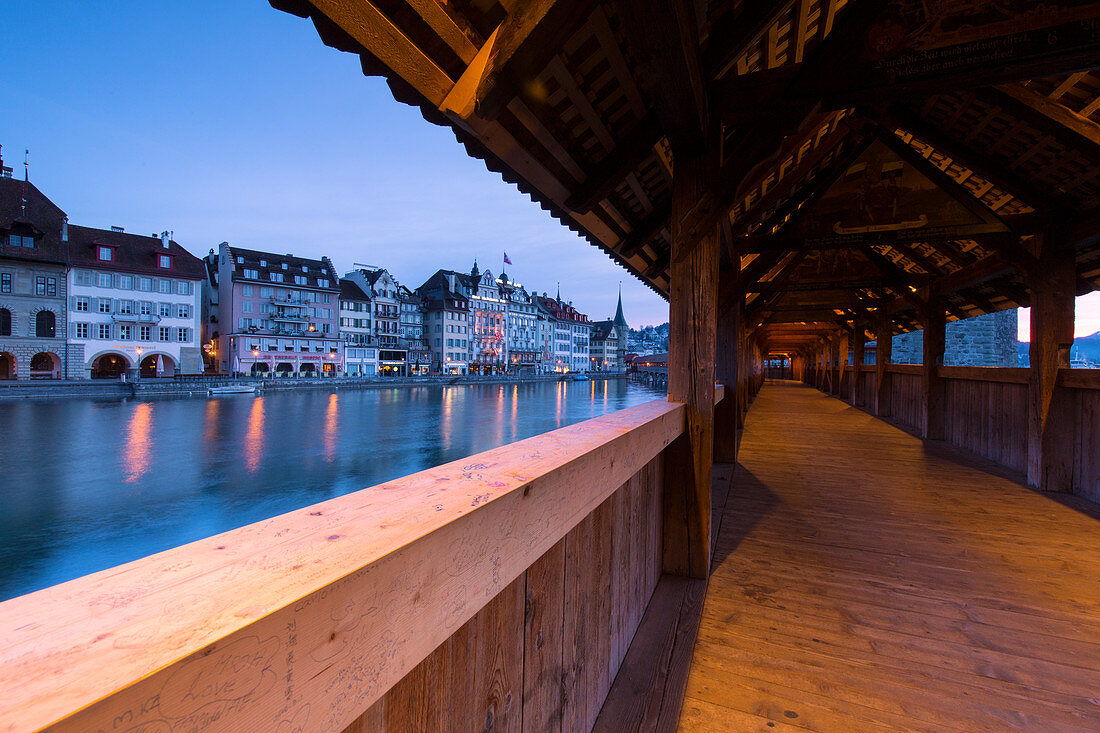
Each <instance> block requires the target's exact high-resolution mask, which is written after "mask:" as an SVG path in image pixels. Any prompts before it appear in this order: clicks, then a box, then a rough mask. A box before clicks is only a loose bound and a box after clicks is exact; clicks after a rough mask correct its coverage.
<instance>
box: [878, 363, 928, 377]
mask: <svg viewBox="0 0 1100 733" xmlns="http://www.w3.org/2000/svg"><path fill="white" fill-rule="evenodd" d="M886 371H887V372H889V373H890V374H914V375H920V374H922V373H923V371H924V367H923V366H922V365H920V364H887V365H886Z"/></svg>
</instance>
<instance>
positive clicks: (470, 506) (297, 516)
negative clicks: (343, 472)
mask: <svg viewBox="0 0 1100 733" xmlns="http://www.w3.org/2000/svg"><path fill="white" fill-rule="evenodd" d="M685 419H686V418H685V410H684V406H683V405H682V404H680V403H676V402H669V401H666V400H656V401H653V402H649V403H646V404H643V405H639V406H636V407H632V408H629V409H626V410H621V411H619V412H615V413H611V414H608V415H605V416H602V417H599V418H595V419H592V420H588V421H586V422H583V423H579V424H577V425H572V426H569V427H565V428H561V429H559V430H555V431H553V432H551V433H546V434H544V435H539V436H536V437H533V438H528V439H527V440H523V441H519V442H517V443H513V444H511V445H506V446H502V447H500V448H495V449H493V450H490V451H486V452H484V453H480V454H478V455H475V456H471V457H469V458H466V459H463V460H460V461H455V462H453V463H450V464H447V465H444V466H439V467H437V468H433V469H429V470H427V471H422V472H420V473H416V474H413V475H411V476H406V477H404V478H400V479H397V480H395V481H390V482H387V483H384V484H380V485H378V486H376V487H373V488H372V489H367V490H364V491H359V492H356V493H353V494H348V495H346V496H342V497H339V498H336V499H332V500H330V501H326V502H323V503H320V504H316V505H314V506H311V507H306V508H304V509H299V510H296V511H293V512H290V513H287V514H284V515H281V516H279V517H275V518H273V519H269V520H265V521H263V522H258V523H256V524H252V525H248V526H246V527H242V528H240V529H236V530H232V531H230V532H225V533H223V534H220V535H217V536H215V537H211V538H208V539H205V540H200V541H198V542H193V543H191V544H188V545H184V546H182V547H178V548H174V549H172V550H168V551H166V552H162V553H159V554H157V555H153V556H150V557H147V558H143V559H141V560H137V561H135V562H132V563H128V564H126V565H122V566H119V567H117V568H112V569H110V570H105V571H102V572H99V573H94V574H92V575H88V576H85V577H83V578H78V579H76V580H73V581H71V582H68V583H64V584H61V585H58V586H54V587H52V588H47V589H45V590H41V591H38V592H35V593H31V594H28V595H25V596H21V597H19V598H15V599H12V600H9V601H6V602H4V603H0V640H2V641H0V690H3V695H2V696H0V721H3V724H4V726H5V728H4V729H5V730H6V731H31V730H39V729H41V728H44V727H48V726H51V725H53V726H56V727H55V728H54V729H55V730H73V731H89V730H92V731H94V730H98V729H103V730H130V729H140V730H145V731H161V730H164V731H167V730H173V729H186V730H191V729H198V728H202V729H204V730H225V731H240V730H265V731H266V730H270V731H281V730H283V727H280V726H288V727H287V728H286V729H287V730H291V729H294V726H304V727H306V728H308V729H314V728H320V729H325V730H341V729H342V728H343V727H344V726H346V725H347V724H349V723H351V722H352V721H353V720H354V719H355V718H356V716H358V715H359V714H361V713H362V712H363V711H364V710H366V709H367V708H368V707H369V706H370V705H371V704H372V703H373V702H374V701H375V700H377V699H378V698H379V697H380V696H381V695H382V694H383V693H384V692H385V691H386V690H387V689H389V688H390V687H391V686H392V685H394V684H395V683H396V682H397V681H398V680H400V679H401V678H402V677H403V676H404V675H405V674H406V673H407V672H408V671H409V670H411V669H412V668H413V667H414V666H415V665H416V664H417V663H418V662H420V660H422V659H424V658H425V657H426V656H427V655H428V654H429V653H431V652H432V650H433V649H435V648H436V647H437V646H438V645H439V644H440V643H441V642H443V641H444V640H445V639H447V638H448V637H449V636H450V635H451V634H452V633H454V632H455V630H457V629H458V628H459V627H461V626H462V624H464V623H465V622H466V621H467V620H468V619H470V618H471V617H472V616H473V615H474V614H475V613H476V612H477V611H479V610H480V609H481V608H482V607H483V606H484V605H485V604H486V603H488V602H489V601H490V600H491V599H492V598H493V597H494V596H495V595H496V594H497V593H498V592H500V591H501V589H503V588H504V587H505V586H506V585H507V584H508V583H510V582H511V581H513V580H514V579H515V578H517V577H518V576H519V575H520V574H521V573H522V572H524V570H526V569H527V568H528V566H530V565H531V564H532V563H533V562H534V561H535V560H537V559H538V558H539V557H540V556H541V555H542V554H543V553H545V552H546V551H547V550H548V549H549V548H550V547H551V546H553V545H554V544H555V543H556V542H558V541H559V540H560V539H561V538H562V537H563V536H565V534H566V533H567V532H569V530H570V529H572V528H573V527H574V526H576V525H577V524H578V523H579V522H580V521H581V520H582V519H583V518H584V517H586V516H587V515H588V514H589V513H590V512H592V511H593V510H594V509H595V508H596V507H597V506H598V505H599V504H600V503H601V502H603V501H604V500H605V499H606V498H607V497H608V496H610V495H611V494H612V493H613V492H614V491H615V490H616V489H617V488H618V487H619V486H620V485H622V484H623V483H624V482H625V481H627V480H628V479H629V478H630V477H631V476H633V475H634V474H635V473H636V472H637V471H639V470H640V469H641V468H642V467H643V466H645V465H646V464H647V463H648V462H649V461H650V460H652V459H653V458H654V457H655V456H656V455H657V454H658V453H660V452H661V451H662V450H663V449H664V448H665V447H666V446H668V445H669V443H671V442H672V441H673V440H674V439H675V438H677V437H678V436H679V435H680V434H681V433H682V432H683V431H684V427H685Z"/></svg>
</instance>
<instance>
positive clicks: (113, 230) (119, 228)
mask: <svg viewBox="0 0 1100 733" xmlns="http://www.w3.org/2000/svg"><path fill="white" fill-rule="evenodd" d="M111 231H112V232H124V231H126V230H125V229H123V228H122V227H116V226H112V227H111Z"/></svg>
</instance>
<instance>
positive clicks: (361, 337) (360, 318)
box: [340, 278, 378, 377]
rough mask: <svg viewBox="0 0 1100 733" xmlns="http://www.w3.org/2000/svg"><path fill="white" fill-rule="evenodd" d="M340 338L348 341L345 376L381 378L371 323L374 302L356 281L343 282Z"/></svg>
mask: <svg viewBox="0 0 1100 733" xmlns="http://www.w3.org/2000/svg"><path fill="white" fill-rule="evenodd" d="M340 337H341V338H342V339H343V340H344V373H345V374H346V375H347V376H350V377H376V376H378V340H377V339H376V338H375V337H374V326H373V323H372V322H371V299H370V296H369V295H367V294H366V293H364V292H363V289H362V288H360V287H359V285H358V284H356V283H355V282H354V281H352V280H348V279H347V278H342V279H341V280H340Z"/></svg>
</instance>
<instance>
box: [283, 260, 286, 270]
mask: <svg viewBox="0 0 1100 733" xmlns="http://www.w3.org/2000/svg"><path fill="white" fill-rule="evenodd" d="M283 269H284V270H285V269H286V263H285V262H284V263H283Z"/></svg>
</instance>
